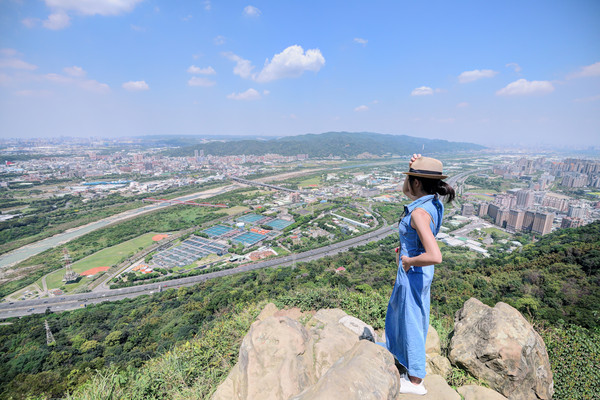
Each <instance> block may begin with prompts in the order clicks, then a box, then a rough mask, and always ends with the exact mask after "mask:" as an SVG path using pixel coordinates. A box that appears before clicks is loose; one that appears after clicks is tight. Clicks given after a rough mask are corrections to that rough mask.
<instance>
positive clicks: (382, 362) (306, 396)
mask: <svg viewBox="0 0 600 400" xmlns="http://www.w3.org/2000/svg"><path fill="white" fill-rule="evenodd" d="M299 320H301V321H307V322H306V323H305V324H302V323H300V322H299ZM361 336H362V337H373V338H375V340H376V341H377V340H378V339H377V334H376V332H375V331H374V329H373V328H372V327H370V326H369V325H367V324H365V323H364V322H363V321H361V320H359V319H357V318H355V317H352V316H349V315H347V314H346V313H345V312H343V311H341V310H339V309H331V310H319V311H318V312H316V313H314V314H306V313H302V312H301V311H300V310H299V309H290V310H278V309H277V307H275V305H273V304H269V305H267V306H266V307H265V309H264V310H263V311H262V312H261V313H260V315H259V317H258V318H257V320H256V321H255V322H254V323H253V324H252V326H251V327H250V330H249V332H248V334H247V335H246V337H244V339H243V341H242V345H241V347H240V354H239V360H238V363H237V364H236V365H235V366H234V368H233V369H232V370H231V372H230V373H229V376H228V377H227V379H226V380H225V381H224V382H223V383H222V384H221V385H220V386H219V387H218V388H217V390H216V392H215V393H214V395H213V399H214V400H232V399H235V400H254V399H260V400H263V399H267V400H269V399H270V400H284V399H285V400H288V399H293V400H320V399H323V400H325V399H344V400H353V399H356V400H363V399H373V400H379V399H390V400H393V399H398V400H460V399H461V396H462V397H463V398H464V400H502V399H504V400H506V397H508V398H509V399H511V400H512V399H516V400H519V399H538V398H539V399H546V398H550V397H543V396H551V395H552V373H551V372H550V367H549V365H548V362H547V361H548V358H547V355H545V354H546V352H545V347H544V344H543V342H542V340H541V338H540V337H539V335H537V333H535V331H533V329H532V328H531V326H530V325H529V324H528V323H527V321H525V319H524V318H523V317H522V316H521V315H520V314H519V313H518V312H517V311H516V310H514V309H513V308H512V307H510V306H508V305H506V304H504V303H498V304H497V305H496V307H494V308H491V307H488V306H486V305H484V304H482V303H481V302H479V301H478V300H476V299H471V300H469V301H467V302H466V303H465V305H464V307H463V309H461V310H460V311H459V312H458V313H457V317H456V322H455V333H454V337H453V339H452V344H451V349H452V351H451V358H452V360H453V362H454V363H455V365H458V366H461V367H463V368H465V369H467V370H468V371H469V372H470V373H471V374H472V375H474V376H476V377H478V378H480V379H482V380H485V381H487V382H488V383H489V385H490V386H491V387H492V388H493V389H494V390H492V389H488V388H483V387H480V386H475V385H466V386H463V387H461V388H459V389H458V392H457V391H455V390H454V389H452V388H451V387H450V386H449V385H448V384H447V383H446V381H445V377H447V376H448V374H449V372H450V371H451V369H452V367H451V365H450V361H448V359H447V358H446V357H444V356H443V355H442V349H441V346H440V340H439V336H438V334H437V332H436V331H435V329H433V328H432V327H430V328H429V333H428V335H427V343H426V349H427V377H426V378H425V387H426V388H427V390H428V393H427V394H426V395H425V396H416V395H407V394H400V393H399V392H400V375H399V372H398V369H397V367H396V365H395V360H394V357H393V356H392V355H391V354H390V353H389V352H388V351H387V349H386V348H385V347H383V346H380V345H377V344H375V343H372V342H370V341H368V340H359V337H361ZM381 336H382V337H385V335H381ZM544 356H545V357H544ZM544 360H545V361H544ZM548 378H549V380H548ZM497 392H501V393H503V394H504V395H505V396H506V397H504V396H503V395H501V394H499V393H497ZM459 393H460V394H459Z"/></svg>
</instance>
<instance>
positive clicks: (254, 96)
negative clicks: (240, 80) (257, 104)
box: [227, 88, 260, 100]
mask: <svg viewBox="0 0 600 400" xmlns="http://www.w3.org/2000/svg"><path fill="white" fill-rule="evenodd" d="M227 98H228V99H231V100H258V99H260V93H258V91H256V90H254V89H252V88H250V89H248V90H246V91H245V92H242V93H231V94H230V95H227Z"/></svg>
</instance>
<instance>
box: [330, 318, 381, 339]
mask: <svg viewBox="0 0 600 400" xmlns="http://www.w3.org/2000/svg"><path fill="white" fill-rule="evenodd" d="M338 322H339V323H340V324H342V325H343V326H345V327H346V328H348V329H350V330H351V331H352V332H354V333H355V334H356V335H357V336H360V335H362V334H363V333H365V328H366V329H367V330H368V331H369V332H371V336H373V339H374V340H375V341H376V342H379V337H377V333H376V332H375V329H373V327H372V326H371V325H368V324H366V323H364V322H363V321H361V320H360V319H358V318H356V317H353V316H351V315H346V316H344V317H342V318H340V320H339V321H338Z"/></svg>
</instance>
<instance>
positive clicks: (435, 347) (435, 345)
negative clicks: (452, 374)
mask: <svg viewBox="0 0 600 400" xmlns="http://www.w3.org/2000/svg"><path fill="white" fill-rule="evenodd" d="M425 354H442V346H441V344H440V335H438V333H437V331H436V330H435V328H434V327H433V326H431V325H429V330H428V331H427V339H426V340H425Z"/></svg>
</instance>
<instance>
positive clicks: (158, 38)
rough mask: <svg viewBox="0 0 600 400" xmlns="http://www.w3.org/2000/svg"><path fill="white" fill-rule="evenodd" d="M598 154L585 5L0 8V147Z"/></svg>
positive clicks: (141, 1)
mask: <svg viewBox="0 0 600 400" xmlns="http://www.w3.org/2000/svg"><path fill="white" fill-rule="evenodd" d="M328 131H352V132H362V131H368V132H378V133H388V134H405V135H411V136H420V137H425V138H435V139H446V140H452V141H467V142H474V143H479V144H483V145H486V146H506V145H524V146H530V145H553V146H566V147H569V146H575V147H577V146H599V145H600V1H597V0H568V1H567V0H563V1H554V0H543V1H528V0H519V1H512V0H503V1H483V0H481V1H468V0H461V1H459V0H443V1H428V0H421V1H416V0H410V1H408V0H396V1H352V0H344V1H334V0H331V1H322V0H321V1H309V0H306V1H285V0H276V1H275V0H271V1H235V0H231V1H230V0H228V1H216V0H196V1H186V0H177V1H173V0H170V1H161V0H0V137H2V138H13V137H23V138H31V137H57V136H78V137H88V136H100V137H127V136H138V135H146V134H149V135H156V134H177V135H180V134H186V135H191V134H194V135H269V136H287V135H298V134H305V133H322V132H328Z"/></svg>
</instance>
